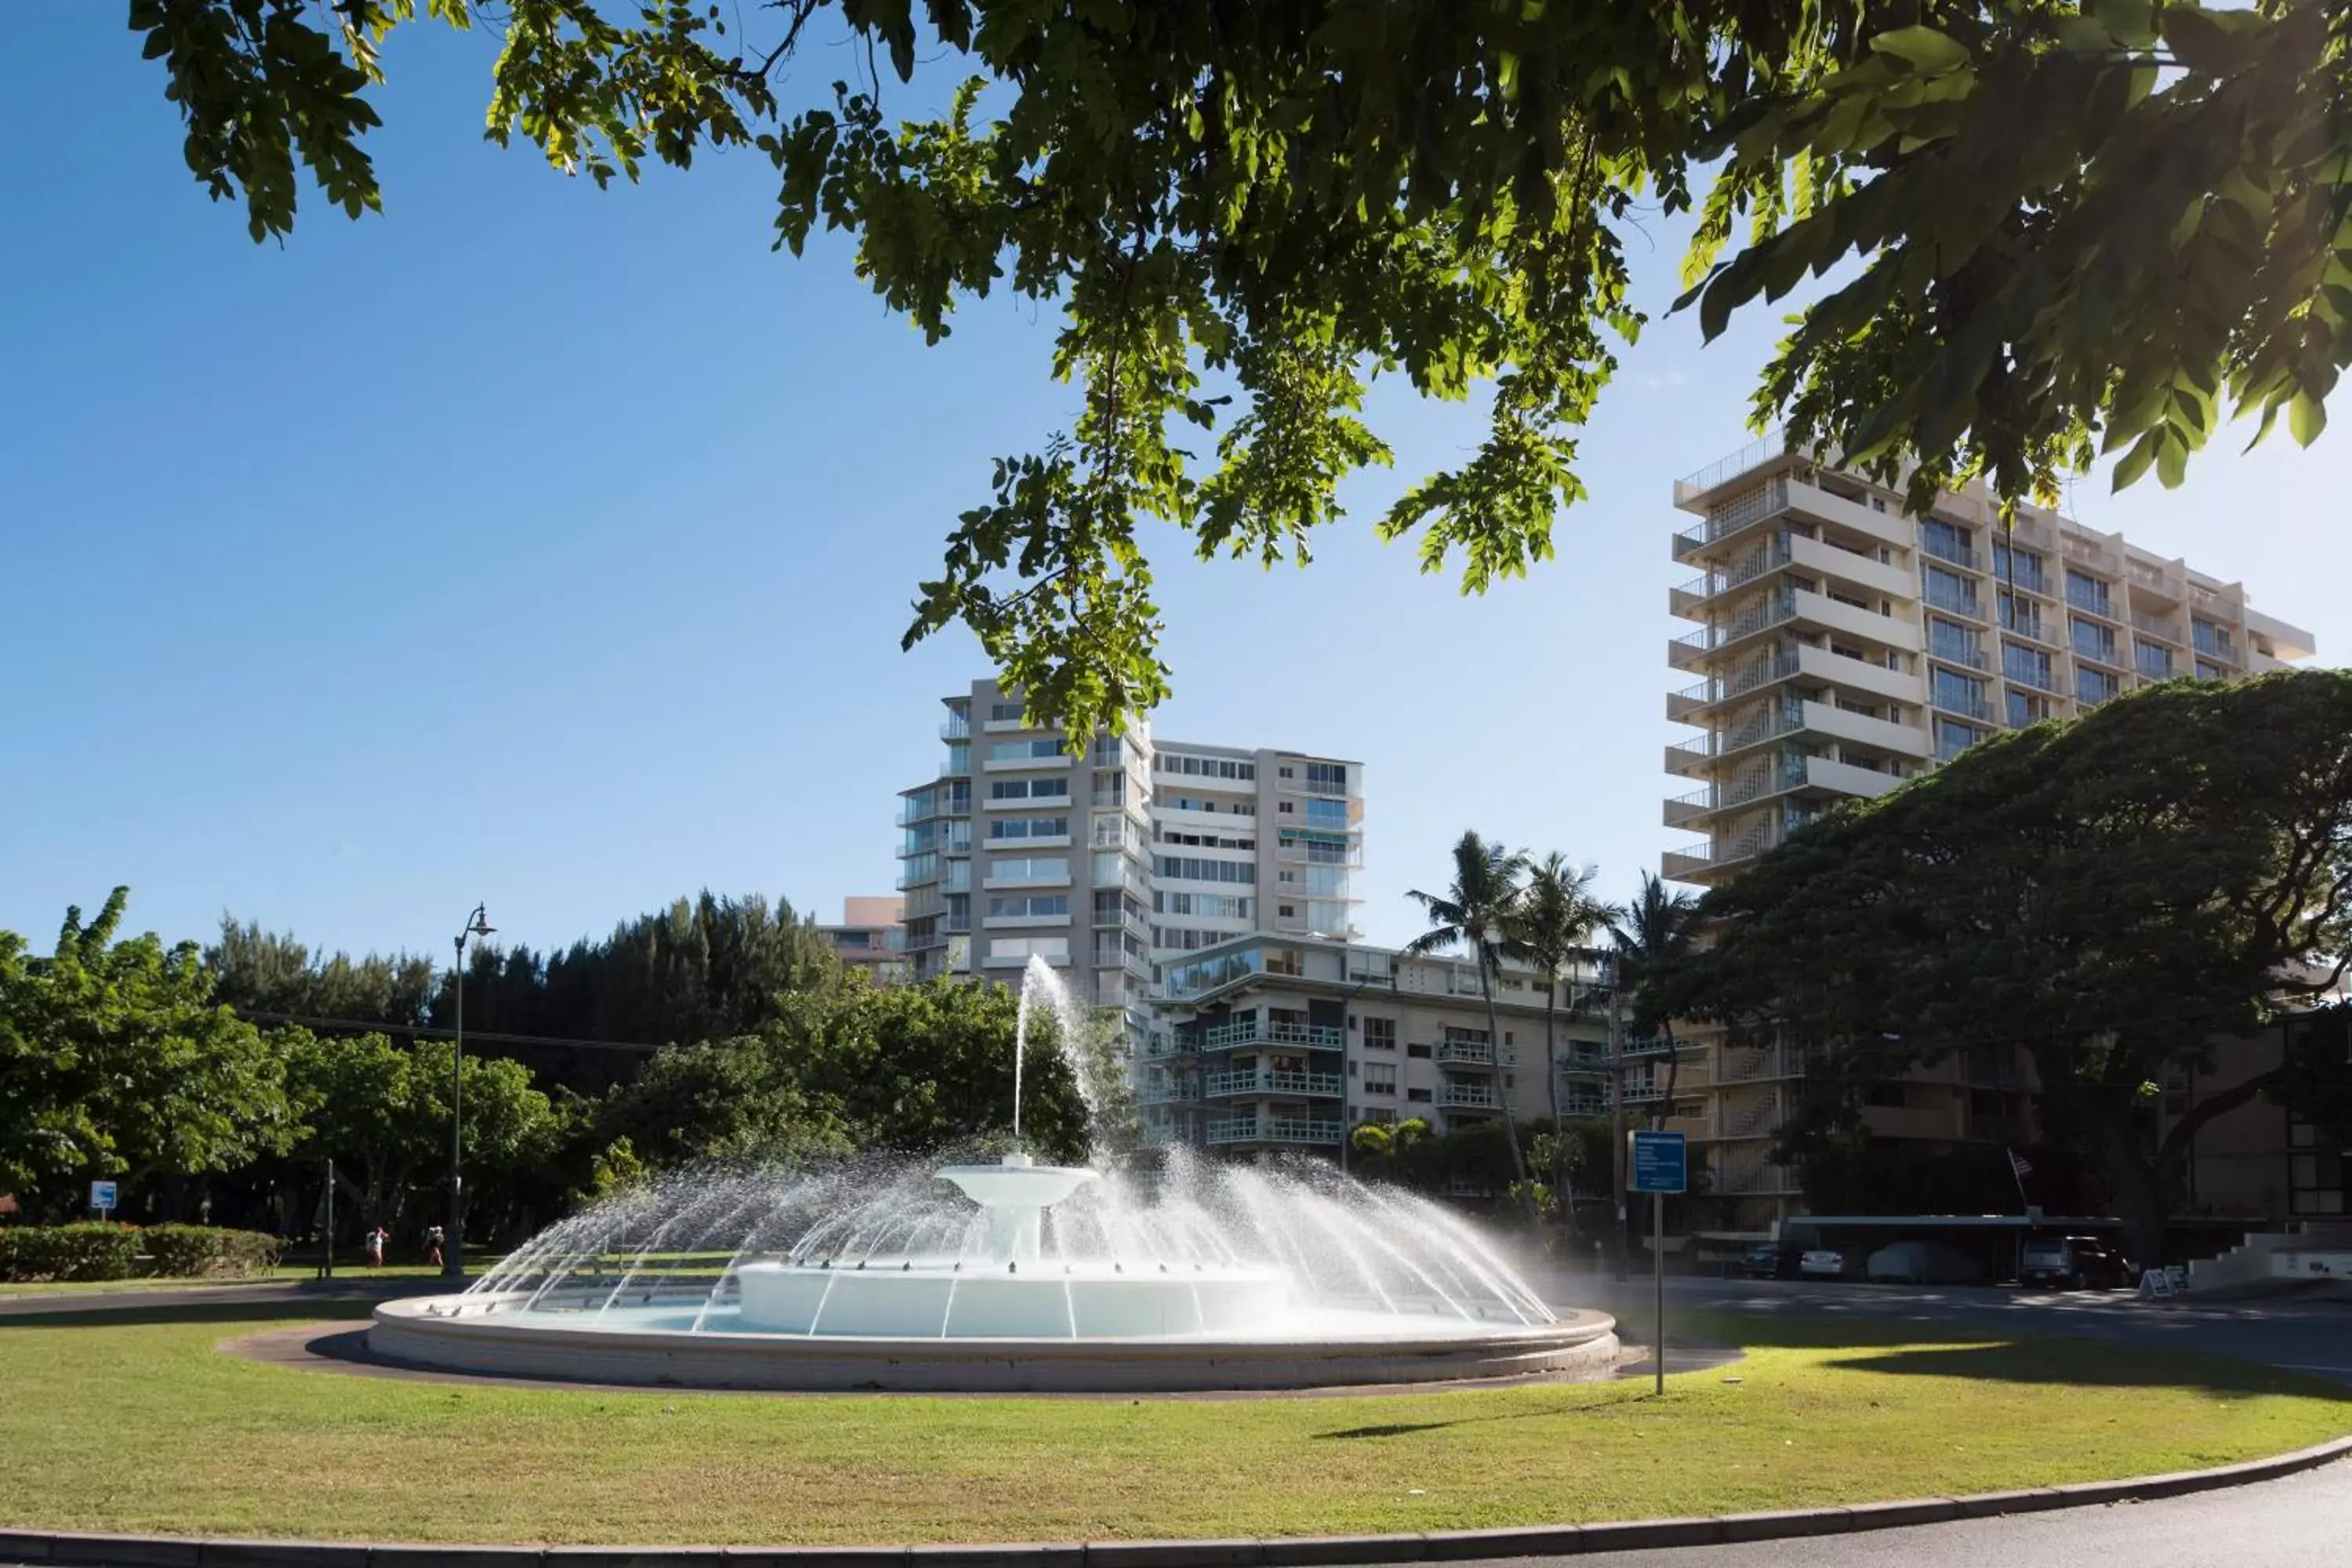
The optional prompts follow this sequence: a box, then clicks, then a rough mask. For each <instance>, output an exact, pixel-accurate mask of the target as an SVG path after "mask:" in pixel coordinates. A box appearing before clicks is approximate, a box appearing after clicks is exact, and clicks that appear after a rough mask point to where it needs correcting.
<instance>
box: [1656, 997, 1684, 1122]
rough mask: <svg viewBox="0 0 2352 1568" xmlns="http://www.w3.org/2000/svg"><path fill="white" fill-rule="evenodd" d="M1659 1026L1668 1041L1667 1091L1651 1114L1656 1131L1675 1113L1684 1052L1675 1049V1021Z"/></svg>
mask: <svg viewBox="0 0 2352 1568" xmlns="http://www.w3.org/2000/svg"><path fill="white" fill-rule="evenodd" d="M1658 1027H1659V1028H1660V1029H1662V1030H1664V1033H1663V1034H1662V1035H1661V1036H1660V1037H1659V1038H1661V1039H1663V1040H1664V1041H1665V1042H1666V1093H1665V1098H1664V1099H1663V1100H1659V1101H1658V1109H1657V1110H1654V1111H1653V1112H1652V1113H1651V1115H1650V1130H1651V1131H1658V1130H1660V1129H1662V1128H1664V1126H1665V1124H1666V1118H1667V1117H1669V1116H1672V1115H1673V1114H1674V1113H1675V1084H1676V1083H1678V1082H1680V1081H1681V1079H1682V1071H1683V1056H1682V1053H1681V1052H1680V1051H1678V1050H1676V1049H1675V1026H1674V1024H1673V1022H1672V1021H1671V1020H1669V1021H1667V1022H1664V1023H1662V1024H1660V1025H1659V1026H1658Z"/></svg>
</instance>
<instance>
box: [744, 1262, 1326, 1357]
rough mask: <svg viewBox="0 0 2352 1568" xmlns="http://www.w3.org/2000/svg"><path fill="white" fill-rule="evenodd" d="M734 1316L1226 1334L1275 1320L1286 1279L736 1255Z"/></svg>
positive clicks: (809, 1326)
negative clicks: (867, 1264) (810, 1262)
mask: <svg viewBox="0 0 2352 1568" xmlns="http://www.w3.org/2000/svg"><path fill="white" fill-rule="evenodd" d="M735 1278H736V1282H737V1285H738V1287H739V1289H740V1292H741V1298H742V1305H741V1307H740V1309H739V1310H738V1314H737V1321H738V1322H739V1323H740V1325H741V1327H742V1328H744V1329H746V1330H751V1331H759V1332H767V1333H784V1334H826V1335H840V1336H847V1337H869V1338H870V1337H873V1336H876V1335H883V1336H898V1335H919V1336H922V1337H925V1338H929V1339H940V1338H946V1339H996V1338H1004V1337H1008V1336H1009V1337H1013V1338H1053V1337H1055V1336H1061V1337H1065V1338H1067V1337H1076V1336H1084V1337H1090V1338H1095V1337H1106V1336H1134V1335H1139V1334H1143V1335H1167V1334H1199V1333H1235V1332H1239V1331H1243V1330H1244V1329H1246V1328H1247V1327H1248V1326H1249V1325H1250V1324H1253V1323H1267V1322H1273V1321H1278V1320H1279V1319H1280V1317H1281V1315H1282V1313H1283V1311H1284V1309H1285V1307H1286V1303H1287V1300H1288V1297H1289V1284H1288V1281H1287V1280H1286V1279H1285V1278H1284V1277H1283V1276H1282V1275H1280V1274H1277V1273H1276V1272H1274V1271H1272V1270H1270V1269H1244V1268H1218V1269H1199V1268H1195V1269H1186V1270H1182V1271H1181V1272H1158V1273H1154V1272H1144V1271H1139V1272H1134V1273H1129V1272H1126V1271H1124V1270H1118V1269H1114V1268H1108V1267H1106V1266H1102V1265H1087V1266H1086V1267H1085V1268H1076V1267H1072V1266H1063V1265H1055V1264H1050V1263H1048V1264H1042V1265H1039V1264H1033V1265H1031V1266H1030V1268H1028V1270H1027V1271H1026V1272H1024V1271H1023V1270H1022V1268H1020V1266H1019V1265H1017V1264H1016V1265H1014V1266H1013V1267H1012V1268H1004V1267H1002V1266H994V1265H987V1264H982V1265H979V1266H977V1267H971V1268H951V1267H942V1266H940V1265H939V1264H935V1263H934V1264H913V1263H908V1264H896V1263H893V1264H887V1265H884V1266H882V1267H880V1268H862V1269H861V1268H810V1267H808V1266H806V1265H802V1264H790V1263H747V1264H745V1265H744V1266H743V1267H742V1268H740V1269H738V1270H737V1271H736V1276H735Z"/></svg>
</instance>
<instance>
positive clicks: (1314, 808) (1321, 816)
mask: <svg viewBox="0 0 2352 1568" xmlns="http://www.w3.org/2000/svg"><path fill="white" fill-rule="evenodd" d="M1307 826H1309V827H1338V828H1345V827H1346V826H1348V803H1347V802H1346V801H1344V800H1310V801H1308V802H1307Z"/></svg>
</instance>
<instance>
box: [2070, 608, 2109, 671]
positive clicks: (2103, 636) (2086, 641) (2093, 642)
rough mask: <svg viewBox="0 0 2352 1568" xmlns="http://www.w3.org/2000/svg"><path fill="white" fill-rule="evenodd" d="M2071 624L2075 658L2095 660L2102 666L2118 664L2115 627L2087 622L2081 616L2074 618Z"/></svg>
mask: <svg viewBox="0 0 2352 1568" xmlns="http://www.w3.org/2000/svg"><path fill="white" fill-rule="evenodd" d="M2070 624H2071V629H2072V630H2073V633H2074V656H2075V657H2076V658H2095V659H2097V660H2099V661H2100V662H2101V663H2102V664H2113V663H2115V662H2116V634H2115V629H2114V628H2113V627H2111V626H2101V625H2099V624H2098V623H2097V622H2096V621H2086V620H2084V619H2082V618H2081V617H2080V616H2076V617H2074V619H2073V621H2072V622H2071V623H2070Z"/></svg>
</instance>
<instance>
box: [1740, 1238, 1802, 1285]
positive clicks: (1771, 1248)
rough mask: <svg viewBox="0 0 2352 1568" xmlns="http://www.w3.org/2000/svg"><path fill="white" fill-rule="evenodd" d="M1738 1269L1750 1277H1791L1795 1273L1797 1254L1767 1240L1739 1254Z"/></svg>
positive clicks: (1794, 1275) (1794, 1276) (1793, 1276)
mask: <svg viewBox="0 0 2352 1568" xmlns="http://www.w3.org/2000/svg"><path fill="white" fill-rule="evenodd" d="M1739 1271H1740V1272H1741V1273H1742V1274H1745V1275H1746V1276H1747V1277H1748V1279H1795V1278H1796V1275H1797V1255H1796V1254H1795V1253H1794V1252H1791V1251H1790V1250H1789V1249H1788V1248H1787V1247H1780V1246H1778V1245H1776V1244H1774V1243H1772V1242H1769V1241H1768V1242H1765V1243H1764V1244H1763V1245H1762V1246H1760V1247H1749V1248H1748V1250H1747V1251H1746V1252H1745V1253H1743V1254H1741V1256H1740V1259H1739Z"/></svg>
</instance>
